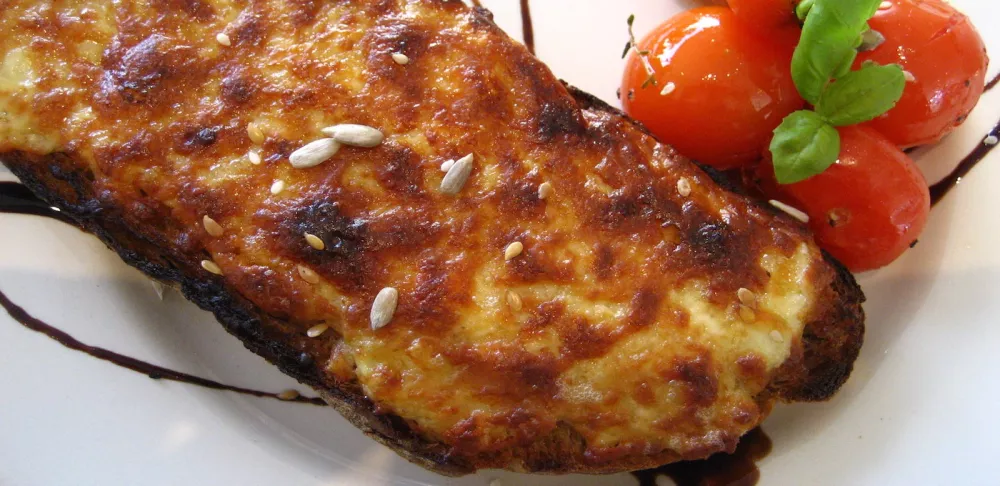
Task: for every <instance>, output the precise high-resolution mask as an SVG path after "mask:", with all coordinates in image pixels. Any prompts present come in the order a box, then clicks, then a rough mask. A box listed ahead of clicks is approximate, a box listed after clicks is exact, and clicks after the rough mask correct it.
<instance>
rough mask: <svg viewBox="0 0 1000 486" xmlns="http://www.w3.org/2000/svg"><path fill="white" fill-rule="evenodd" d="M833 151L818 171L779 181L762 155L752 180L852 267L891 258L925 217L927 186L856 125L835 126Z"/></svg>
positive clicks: (901, 158) (890, 148) (904, 160)
mask: <svg viewBox="0 0 1000 486" xmlns="http://www.w3.org/2000/svg"><path fill="white" fill-rule="evenodd" d="M838 131H839V132H840V137H841V148H840V158H839V160H837V162H836V163H835V164H833V165H832V166H830V168H829V169H827V170H826V171H824V172H823V173H821V174H819V175H816V176H813V177H810V178H809V179H806V180H804V181H802V182H797V183H795V184H787V185H779V184H777V182H775V180H774V168H773V166H772V165H771V163H770V161H769V160H765V161H764V162H763V163H762V164H760V165H759V166H758V167H757V170H756V171H755V173H754V175H755V180H754V181H753V182H754V184H755V185H756V186H757V188H758V189H760V190H761V191H762V192H763V193H764V195H765V197H767V198H770V199H777V200H779V201H782V202H784V203H787V204H789V205H791V206H793V207H795V208H798V209H800V210H802V211H804V212H805V213H806V214H807V215H809V227H810V228H811V229H812V230H813V233H814V234H815V236H816V242H817V243H818V244H819V245H820V247H822V248H823V249H824V250H826V251H827V252H829V253H830V254H831V255H833V256H834V257H835V258H836V259H837V260H839V261H840V262H841V263H843V264H844V265H846V266H847V268H848V269H850V270H851V271H852V272H863V271H867V270H874V269H876V268H880V267H883V266H885V265H888V264H889V263H892V261H893V260H895V259H896V258H899V256H900V255H902V254H903V253H904V252H905V251H906V250H907V249H908V248H910V246H911V245H913V244H914V243H915V242H916V241H917V238H918V237H919V236H920V233H921V232H922V231H923V229H924V226H925V224H926V223H927V215H928V213H929V212H930V193H929V191H928V189H927V181H926V180H925V179H924V176H923V175H922V174H921V173H920V170H919V169H918V168H917V167H916V165H915V164H914V163H913V161H912V160H911V159H910V158H909V157H908V156H907V155H906V154H905V153H903V152H902V151H901V150H899V149H898V148H897V147H896V146H895V145H893V144H892V142H890V141H889V140H888V139H886V138H885V137H884V136H882V135H881V134H879V133H878V132H876V131H875V130H873V129H871V128H867V127H863V126H851V127H845V128H839V129H838Z"/></svg>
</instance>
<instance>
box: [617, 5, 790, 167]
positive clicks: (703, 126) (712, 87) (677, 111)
mask: <svg viewBox="0 0 1000 486" xmlns="http://www.w3.org/2000/svg"><path fill="white" fill-rule="evenodd" d="M796 39H798V29H797V28H790V29H786V30H775V31H773V32H771V33H769V34H766V35H765V34H763V33H761V32H760V31H758V30H756V29H754V28H752V27H749V26H747V25H745V24H743V23H741V22H739V21H737V20H736V18H735V16H734V15H733V12H732V11H731V10H729V9H728V8H725V7H702V8H696V9H693V10H688V11H686V12H683V13H680V14H678V15H677V16H675V17H673V18H671V19H670V20H668V21H667V22H665V23H663V24H662V25H660V26H659V27H657V28H656V29H655V30H654V31H653V32H652V33H650V34H649V35H648V36H646V38H644V39H642V40H641V41H640V42H639V43H638V49H639V50H641V51H648V54H647V55H645V56H640V55H639V54H637V52H636V50H635V49H633V50H632V52H631V54H630V55H629V58H628V61H627V65H626V67H625V75H624V78H623V80H622V87H621V99H622V105H623V106H624V108H625V111H626V112H628V114H629V115H631V116H632V117H634V118H636V119H637V120H639V121H641V122H642V123H643V124H645V125H646V126H647V127H648V128H649V129H650V130H651V131H652V132H653V133H654V134H655V135H656V136H657V137H659V138H660V140H662V141H663V142H665V143H668V144H670V145H673V146H674V147H675V148H677V150H678V151H680V153H682V154H684V155H686V156H688V157H690V158H692V159H695V160H697V161H699V162H703V163H706V164H709V165H712V166H714V167H716V168H723V169H726V168H733V167H738V166H740V165H742V164H744V163H747V162H750V161H753V160H756V159H757V158H758V157H759V155H760V149H761V147H763V146H765V145H766V144H767V142H768V140H769V139H770V136H771V131H772V130H774V128H775V127H777V126H778V124H780V123H781V119H782V118H784V117H785V116H786V115H788V114H789V113H791V112H793V111H795V110H797V109H800V108H802V107H803V105H804V102H803V101H802V98H801V97H800V96H799V94H798V92H797V91H796V89H795V84H794V83H793V82H792V75H791V72H790V69H791V58H792V52H793V51H794V49H795V41H796ZM640 57H645V58H646V59H647V60H648V61H649V65H650V66H651V68H652V70H653V74H652V78H653V79H655V80H656V84H655V85H654V84H652V83H649V82H647V80H648V79H650V74H649V72H648V71H647V67H646V65H645V64H644V62H643V60H642V59H641V58H640Z"/></svg>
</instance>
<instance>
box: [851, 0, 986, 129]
mask: <svg viewBox="0 0 1000 486" xmlns="http://www.w3.org/2000/svg"><path fill="white" fill-rule="evenodd" d="M883 3H886V2H883ZM886 5H891V6H889V8H885V9H879V11H878V13H876V14H875V17H874V18H872V20H871V21H869V22H868V24H869V25H870V26H871V28H872V29H874V30H876V31H878V32H879V33H881V34H882V35H883V36H885V39H886V40H885V43H884V44H882V45H881V46H879V47H877V48H875V49H874V50H872V51H869V52H863V53H861V54H860V55H859V56H858V61H857V63H856V64H857V65H860V63H862V62H864V61H875V62H877V63H879V64H891V63H897V64H900V65H902V66H903V69H905V70H907V71H909V72H910V73H911V74H912V75H913V78H912V81H911V82H909V83H907V85H906V89H905V90H904V91H903V98H902V99H900V101H899V104H897V105H896V107H895V108H893V109H892V110H890V111H889V112H888V113H887V114H886V115H885V116H883V117H880V118H876V119H875V120H872V121H871V122H869V125H870V126H871V127H873V128H875V129H876V130H878V131H880V132H882V134H883V135H885V136H886V137H888V138H889V140H892V142H893V143H895V144H896V145H898V146H900V147H903V148H907V147H912V146H915V145H923V144H927V143H933V142H936V141H938V140H940V139H941V137H943V136H945V135H947V134H948V133H949V132H951V131H952V130H953V129H954V128H955V127H957V126H958V125H960V124H961V123H962V122H963V121H965V118H966V117H967V116H968V114H969V112H970V111H972V108H973V107H975V106H976V103H977V102H978V101H979V97H980V95H982V94H983V85H984V84H985V82H986V65H987V63H988V62H989V59H988V58H987V56H986V47H985V46H984V45H983V39H982V38H981V37H980V36H979V33H978V32H976V29H975V27H973V26H972V23H971V22H969V18H968V17H966V16H965V15H963V14H961V13H959V12H958V11H957V10H955V8H954V7H952V6H951V5H948V4H947V3H945V2H943V1H941V0H890V1H889V3H886Z"/></svg>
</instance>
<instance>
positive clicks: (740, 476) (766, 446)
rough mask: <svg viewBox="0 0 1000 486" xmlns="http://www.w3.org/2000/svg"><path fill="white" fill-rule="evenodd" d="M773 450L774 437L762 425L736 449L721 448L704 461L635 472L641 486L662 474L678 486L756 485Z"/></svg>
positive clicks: (650, 485)
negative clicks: (761, 464) (760, 465)
mask: <svg viewBox="0 0 1000 486" xmlns="http://www.w3.org/2000/svg"><path fill="white" fill-rule="evenodd" d="M770 452H771V439H770V438H768V436H767V434H765V433H764V431H763V430H762V429H761V428H760V427H758V428H756V429H753V430H751V431H750V432H747V434H746V435H744V436H743V438H741V439H740V444H739V446H737V447H736V452H734V453H732V454H726V453H724V452H720V453H718V454H715V455H713V456H711V457H709V458H708V459H704V460H701V461H683V462H675V463H673V464H667V465H666V466H660V467H658V468H656V469H646V470H643V471H635V472H633V473H632V475H633V476H635V478H636V479H638V480H639V486H656V478H657V477H658V476H667V477H669V478H670V479H673V480H674V482H675V483H677V486H753V485H755V484H757V481H758V480H760V469H758V468H757V461H760V460H761V459H763V458H764V457H765V456H767V454H768V453H770Z"/></svg>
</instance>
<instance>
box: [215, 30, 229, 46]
mask: <svg viewBox="0 0 1000 486" xmlns="http://www.w3.org/2000/svg"><path fill="white" fill-rule="evenodd" d="M215 40H216V42H218V43H219V44H222V45H224V46H226V47H229V46H231V45H233V42H232V41H231V40H229V36H228V35H226V34H225V33H224V32H220V33H218V34H216V35H215Z"/></svg>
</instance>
